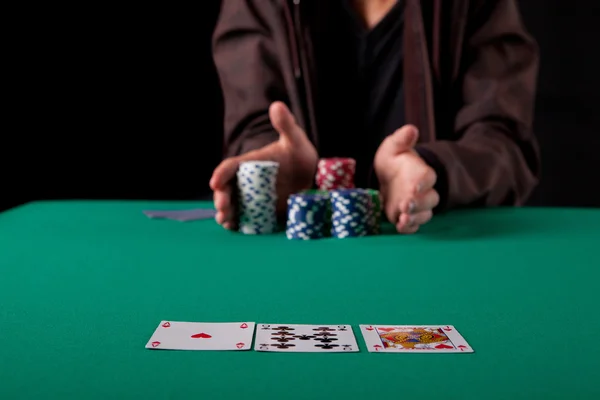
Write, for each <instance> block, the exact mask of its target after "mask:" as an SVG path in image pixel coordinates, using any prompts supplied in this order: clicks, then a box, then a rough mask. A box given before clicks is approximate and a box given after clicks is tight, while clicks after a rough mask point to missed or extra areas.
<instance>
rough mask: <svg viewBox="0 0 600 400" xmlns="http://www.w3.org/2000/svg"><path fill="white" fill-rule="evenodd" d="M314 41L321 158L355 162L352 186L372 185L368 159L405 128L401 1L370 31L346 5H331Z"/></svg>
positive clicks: (341, 0)
mask: <svg viewBox="0 0 600 400" xmlns="http://www.w3.org/2000/svg"><path fill="white" fill-rule="evenodd" d="M332 3H334V6H333V8H332V9H331V11H330V12H331V14H330V15H328V16H327V18H326V21H327V24H326V27H325V28H324V30H323V31H321V32H319V36H318V37H315V38H314V43H315V49H316V50H317V53H316V54H317V56H316V62H317V72H318V77H317V79H318V88H317V91H318V93H317V95H318V100H317V119H318V124H319V133H320V149H319V151H320V155H321V156H322V157H353V158H355V159H356V160H357V173H356V177H355V183H356V185H357V186H358V187H367V186H374V185H373V183H374V180H373V179H372V176H371V173H372V165H373V157H374V155H375V152H376V151H377V148H378V147H379V145H380V144H381V142H382V140H383V139H384V138H385V137H386V136H388V135H390V134H391V133H393V132H394V131H395V130H396V129H398V128H400V127H402V126H403V125H404V124H405V117H404V91H403V84H402V75H403V74H402V62H403V54H402V38H403V35H402V31H403V12H404V2H403V1H402V0H398V2H397V4H396V5H394V7H393V8H392V9H391V10H390V11H389V12H388V14H387V15H386V16H385V17H384V18H383V19H382V20H381V21H380V22H379V23H378V24H377V25H376V26H375V27H373V28H372V29H371V30H368V29H367V28H366V27H364V24H363V23H362V21H361V20H360V18H359V16H358V15H357V14H356V12H355V10H354V8H353V7H352V4H351V1H350V0H335V1H332Z"/></svg>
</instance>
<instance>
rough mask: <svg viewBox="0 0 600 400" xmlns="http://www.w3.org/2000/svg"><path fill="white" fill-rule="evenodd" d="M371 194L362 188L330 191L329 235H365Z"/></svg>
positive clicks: (369, 212)
mask: <svg viewBox="0 0 600 400" xmlns="http://www.w3.org/2000/svg"><path fill="white" fill-rule="evenodd" d="M371 209H372V200H371V195H370V194H369V193H368V192H367V191H366V190H364V189H340V190H333V191H331V210H332V215H331V235H332V236H333V237H335V238H339V239H342V238H349V237H361V236H367V235H368V234H369V233H370V231H371V229H370V226H371V220H372V211H371Z"/></svg>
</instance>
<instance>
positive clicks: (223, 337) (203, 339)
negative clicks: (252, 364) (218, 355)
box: [146, 321, 255, 350]
mask: <svg viewBox="0 0 600 400" xmlns="http://www.w3.org/2000/svg"><path fill="white" fill-rule="evenodd" d="M254 327H255V323H254V322H226V323H203V322H178V321H161V323H160V324H159V325H158V327H157V328H156V330H155V331H154V334H153V335H152V337H151V338H150V340H148V343H146V348H147V349H156V350H160V349H163V350H250V348H251V347H252V337H253V336H254Z"/></svg>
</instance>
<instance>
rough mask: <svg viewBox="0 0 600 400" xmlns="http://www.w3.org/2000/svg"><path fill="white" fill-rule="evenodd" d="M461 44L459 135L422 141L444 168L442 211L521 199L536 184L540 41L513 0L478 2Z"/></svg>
mask: <svg viewBox="0 0 600 400" xmlns="http://www.w3.org/2000/svg"><path fill="white" fill-rule="evenodd" d="M471 3H472V8H471V10H470V16H469V21H468V22H467V30H466V35H465V38H464V47H463V50H462V61H461V71H462V74H461V75H462V76H461V79H460V80H459V82H460V83H461V97H462V101H463V104H462V108H460V109H459V111H458V114H457V117H456V119H455V124H454V136H455V137H456V138H457V139H456V140H448V141H446V140H440V141H437V142H432V143H424V144H420V145H418V147H417V151H418V152H419V153H420V154H421V155H422V156H423V158H425V160H426V161H428V162H429V163H430V164H432V165H433V166H434V168H435V169H436V170H437V171H438V174H441V175H442V176H440V177H439V188H440V190H438V191H439V192H440V197H441V202H440V206H439V207H438V211H440V210H443V209H449V208H456V207H462V206H495V205H516V206H518V205H523V204H524V203H525V201H526V200H527V198H528V197H529V196H530V194H531V192H532V191H533V189H534V187H535V186H536V185H537V182H538V179H539V173H540V159H539V149H538V143H537V141H536V138H535V136H534V134H533V132H532V123H533V121H532V120H533V109H534V102H535V90H536V84H537V70H538V48H537V44H536V43H535V41H534V40H533V38H532V37H530V36H529V34H528V33H527V32H526V31H525V28H524V26H523V24H522V22H521V18H520V15H519V11H518V9H517V5H516V4H515V0H499V1H488V0H477V1H475V0H474V1H472V2H471Z"/></svg>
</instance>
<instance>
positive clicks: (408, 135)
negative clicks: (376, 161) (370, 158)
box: [380, 125, 419, 157]
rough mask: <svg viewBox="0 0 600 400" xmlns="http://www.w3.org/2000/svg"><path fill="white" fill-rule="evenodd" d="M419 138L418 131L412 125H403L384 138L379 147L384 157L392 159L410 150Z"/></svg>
mask: <svg viewBox="0 0 600 400" xmlns="http://www.w3.org/2000/svg"><path fill="white" fill-rule="evenodd" d="M418 138H419V131H418V130H417V128H416V127H415V126H414V125H404V126H403V127H402V128H400V129H398V130H397V131H396V132H394V133H392V134H391V135H389V136H388V137H386V138H385V139H384V141H383V143H382V144H381V146H380V149H381V152H382V153H384V154H383V155H384V156H388V157H393V156H396V155H398V154H400V153H404V152H406V151H409V150H410V149H412V148H413V147H414V146H415V144H416V143H417V139H418Z"/></svg>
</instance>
